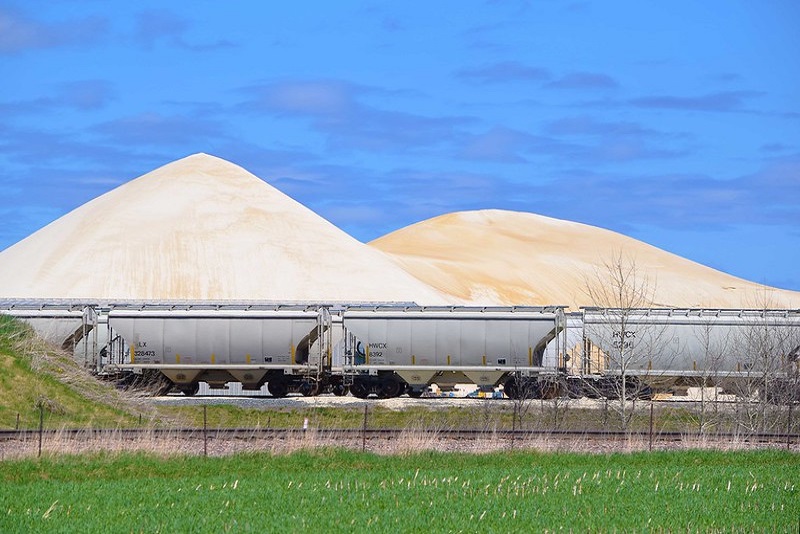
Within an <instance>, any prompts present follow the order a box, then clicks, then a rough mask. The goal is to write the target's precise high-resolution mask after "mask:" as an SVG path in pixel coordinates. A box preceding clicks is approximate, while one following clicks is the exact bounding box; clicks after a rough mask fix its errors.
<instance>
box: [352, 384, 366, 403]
mask: <svg viewBox="0 0 800 534" xmlns="http://www.w3.org/2000/svg"><path fill="white" fill-rule="evenodd" d="M350 393H352V394H353V396H354V397H358V398H359V399H366V398H367V397H369V389H368V388H367V387H366V386H365V385H364V383H363V382H361V381H360V380H356V381H354V382H353V385H352V386H350Z"/></svg>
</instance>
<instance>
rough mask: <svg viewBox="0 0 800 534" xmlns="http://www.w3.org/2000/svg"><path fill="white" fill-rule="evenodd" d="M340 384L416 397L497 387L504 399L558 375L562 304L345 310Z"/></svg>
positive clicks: (356, 390) (363, 392)
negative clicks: (460, 387) (464, 387)
mask: <svg viewBox="0 0 800 534" xmlns="http://www.w3.org/2000/svg"><path fill="white" fill-rule="evenodd" d="M341 315H342V320H343V326H344V331H345V337H344V339H345V342H346V345H347V346H346V347H345V351H344V353H345V354H346V355H348V357H346V358H345V364H344V365H343V366H342V368H341V373H342V375H343V376H344V379H345V383H346V384H348V385H349V387H350V391H351V392H352V393H353V395H355V396H357V397H367V396H368V395H370V394H373V393H374V394H375V395H377V396H378V397H392V396H396V395H399V394H402V393H404V392H407V393H408V394H409V395H411V396H419V395H421V394H422V392H423V391H424V389H425V388H426V386H428V385H429V384H431V383H434V382H436V383H441V382H442V381H444V382H448V383H455V382H467V383H474V384H477V385H479V386H481V387H484V388H492V387H495V386H498V385H501V384H502V385H504V387H505V391H506V393H507V394H508V395H509V396H512V397H514V396H518V395H520V394H521V392H522V391H523V389H524V388H537V387H540V384H542V383H543V382H544V381H545V380H549V379H552V377H554V376H555V375H556V374H557V373H559V372H563V362H562V361H559V358H558V355H559V354H560V351H558V350H557V351H556V353H555V354H556V356H555V357H554V358H552V359H551V360H549V361H546V360H545V358H544V354H545V348H546V347H547V345H548V343H550V342H553V343H555V344H556V345H558V338H559V334H560V333H561V332H563V329H564V313H563V308H562V307H484V308H479V307H396V306H382V307H381V306H379V307H348V308H346V309H344V310H343V311H342V312H341Z"/></svg>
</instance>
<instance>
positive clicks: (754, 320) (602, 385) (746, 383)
mask: <svg viewBox="0 0 800 534" xmlns="http://www.w3.org/2000/svg"><path fill="white" fill-rule="evenodd" d="M581 315H582V318H583V339H584V343H583V348H584V351H583V358H582V359H581V362H582V369H581V370H580V375H581V376H582V378H583V381H582V383H583V385H584V387H585V388H586V390H587V391H589V392H591V391H592V390H595V391H597V392H599V394H601V395H603V396H609V394H610V391H612V390H613V391H617V392H618V391H619V390H620V389H621V388H620V386H621V385H622V382H621V380H622V379H621V378H620V377H622V376H623V375H624V376H625V377H626V381H628V382H629V383H627V384H625V385H626V386H631V388H633V389H632V391H637V390H638V391H639V392H643V393H650V392H652V391H654V390H661V389H667V388H673V389H674V388H675V387H681V386H692V385H694V386H698V385H705V386H715V387H721V388H722V389H723V390H724V391H727V392H730V393H736V394H749V393H750V392H751V391H752V389H753V388H756V389H760V390H761V392H762V393H763V392H764V391H765V390H766V389H770V390H771V391H773V392H781V391H783V392H787V391H790V390H792V389H797V383H798V356H800V310H731V309H715V310H709V309H610V308H585V309H583V311H582V314H581Z"/></svg>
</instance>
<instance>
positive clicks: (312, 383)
mask: <svg viewBox="0 0 800 534" xmlns="http://www.w3.org/2000/svg"><path fill="white" fill-rule="evenodd" d="M300 393H302V395H303V396H304V397H315V396H317V395H319V382H317V381H316V380H313V379H309V380H304V381H303V383H302V384H300Z"/></svg>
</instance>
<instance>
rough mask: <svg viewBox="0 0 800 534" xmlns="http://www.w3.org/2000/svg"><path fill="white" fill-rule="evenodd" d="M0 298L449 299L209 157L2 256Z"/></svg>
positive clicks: (133, 187) (109, 196) (176, 165)
mask: <svg viewBox="0 0 800 534" xmlns="http://www.w3.org/2000/svg"><path fill="white" fill-rule="evenodd" d="M0 297H5V298H89V299H165V300H166V299H213V300H219V299H235V300H254V299H259V300H275V301H314V302H320V301H340V302H341V301H346V302H356V301H405V302H409V301H416V302H418V303H420V304H439V303H443V302H445V299H444V298H443V297H442V296H441V295H440V294H439V293H438V292H437V291H435V290H434V289H432V288H430V287H429V286H427V285H426V284H424V283H422V282H420V281H419V280H417V279H416V278H414V277H413V276H411V275H410V274H408V273H406V272H405V271H403V270H402V269H401V268H400V267H398V266H397V265H396V264H395V263H393V262H392V261H391V260H390V259H389V258H387V257H386V256H385V255H384V254H383V253H381V252H380V251H378V250H375V249H372V248H370V247H368V246H367V245H365V244H363V243H361V242H359V241H357V240H356V239H354V238H352V237H350V236H349V235H347V234H346V233H345V232H343V231H341V230H339V229H338V228H336V227H335V226H333V225H332V224H331V223H329V222H328V221H326V220H325V219H323V218H321V217H319V216H318V215H316V214H315V213H314V212H312V211H311V210H309V209H308V208H306V207H304V206H302V205H301V204H299V203H298V202H296V201H294V200H292V199H291V198H289V197H288V196H286V195H284V194H283V193H281V192H280V191H278V190H276V189H275V188H273V187H272V186H270V185H268V184H267V183H266V182H264V181H263V180H261V179H259V178H257V177H256V176H253V175H252V174H250V173H248V172H247V171H245V170H244V169H242V168H241V167H238V166H236V165H234V164H232V163H229V162H227V161H225V160H222V159H219V158H216V157H213V156H209V155H206V154H196V155H193V156H190V157H187V158H184V159H181V160H178V161H175V162H173V163H170V164H168V165H165V166H164V167H161V168H159V169H157V170H155V171H153V172H150V173H148V174H146V175H144V176H141V177H140V178H137V179H135V180H132V181H131V182H128V183H126V184H124V185H122V186H120V187H118V188H117V189H114V190H113V191H110V192H109V193H106V194H104V195H102V196H100V197H98V198H96V199H94V200H92V201H90V202H88V203H86V204H84V205H83V206H81V207H79V208H77V209H76V210H74V211H72V212H70V213H68V214H67V215H65V216H63V217H61V218H60V219H58V220H56V221H54V222H53V223H51V224H49V225H48V226H46V227H44V228H42V229H41V230H39V231H38V232H36V233H34V234H32V235H31V236H29V237H28V238H26V239H24V240H22V241H20V242H19V243H17V244H16V245H14V246H12V247H10V248H8V249H6V250H5V251H3V252H1V253H0ZM447 300H448V302H450V301H451V299H447Z"/></svg>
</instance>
